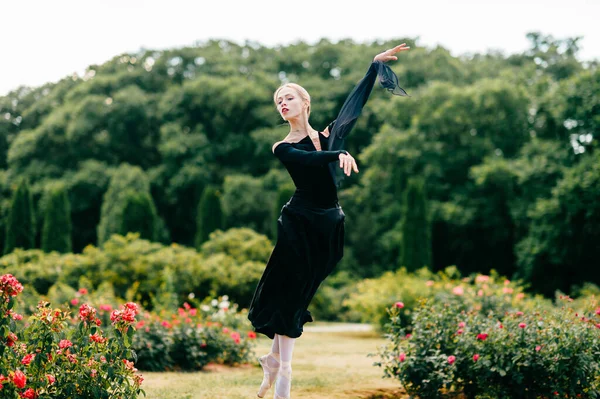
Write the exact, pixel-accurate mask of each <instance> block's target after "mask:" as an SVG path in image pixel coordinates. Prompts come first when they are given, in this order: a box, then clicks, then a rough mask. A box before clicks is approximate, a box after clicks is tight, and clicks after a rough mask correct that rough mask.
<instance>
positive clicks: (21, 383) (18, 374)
mask: <svg viewBox="0 0 600 399" xmlns="http://www.w3.org/2000/svg"><path fill="white" fill-rule="evenodd" d="M13 383H14V384H15V385H16V387H17V388H25V384H27V377H25V374H23V372H22V371H21V370H17V371H15V374H14V375H13Z"/></svg>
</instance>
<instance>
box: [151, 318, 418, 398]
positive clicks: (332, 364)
mask: <svg viewBox="0 0 600 399" xmlns="http://www.w3.org/2000/svg"><path fill="white" fill-rule="evenodd" d="M309 325H310V324H309ZM313 325H316V323H315V324H313ZM324 325H325V324H324V323H319V326H324ZM271 342H272V341H271V340H269V339H268V338H266V337H264V336H263V335H259V338H258V340H257V347H256V354H257V356H258V355H262V354H265V353H267V352H268V351H269V349H270V346H271ZM384 343H385V339H384V338H381V337H379V336H378V335H377V334H375V333H374V332H364V331H362V332H310V331H307V332H304V334H303V335H302V337H300V338H299V339H298V340H297V341H296V345H295V349H294V356H293V360H292V369H293V374H292V398H294V399H306V398H327V399H338V398H360V399H384V398H385V399H392V398H394V399H396V398H397V399H400V398H407V397H408V396H407V395H405V394H403V392H402V390H401V389H400V385H399V383H398V382H397V380H391V379H383V378H382V375H383V373H382V370H381V368H379V367H375V366H373V365H372V364H373V362H374V361H376V360H377V357H367V354H368V353H374V352H376V351H377V347H378V346H379V345H382V344H384ZM143 376H144V383H143V384H142V387H143V388H144V389H145V390H146V394H147V396H146V397H147V398H149V399H159V398H160V399H205V398H206V399H208V398H210V399H242V398H244V399H245V398H256V390H257V389H258V387H259V385H260V381H261V380H262V369H261V368H260V367H259V365H258V362H254V363H253V364H251V365H247V366H242V367H224V366H212V367H210V366H209V367H208V368H207V370H206V371H201V372H193V373H192V372H190V373H150V372H146V373H143ZM273 390H274V387H271V389H270V390H269V392H268V393H267V395H266V396H265V398H269V399H270V398H272V397H273ZM141 397H142V398H143V395H142V396H141Z"/></svg>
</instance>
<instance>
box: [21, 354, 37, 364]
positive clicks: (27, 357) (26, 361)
mask: <svg viewBox="0 0 600 399" xmlns="http://www.w3.org/2000/svg"><path fill="white" fill-rule="evenodd" d="M33 359H35V355H34V354H32V353H30V354H27V355H25V356H24V357H23V359H21V363H22V364H24V365H26V366H27V365H29V363H31V361H32V360H33Z"/></svg>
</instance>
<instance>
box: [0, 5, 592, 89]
mask: <svg viewBox="0 0 600 399" xmlns="http://www.w3.org/2000/svg"><path fill="white" fill-rule="evenodd" d="M0 15H1V18H0V38H2V41H1V43H2V44H1V47H0V49H1V50H0V51H1V52H0V54H1V55H0V95H5V94H7V93H8V92H9V91H10V90H12V89H15V88H17V87H18V86H20V85H31V86H39V85H41V84H44V83H46V82H56V81H58V80H60V79H61V78H63V77H65V76H67V75H70V74H72V73H73V72H79V73H81V72H82V71H84V70H85V68H86V67H87V66H88V65H90V64H100V63H103V62H105V61H108V60H109V59H111V58H112V57H114V56H115V55H118V54H120V53H123V52H136V51H137V50H139V49H140V48H147V49H165V48H172V47H182V46H186V45H193V44H194V43H195V42H197V41H198V40H207V39H230V40H233V41H236V42H238V43H240V44H241V43H243V42H244V40H253V41H257V42H259V43H261V44H263V45H266V46H273V45H276V44H288V43H292V42H295V41H298V40H303V41H305V42H309V43H315V42H317V41H318V40H319V39H321V38H328V39H330V40H332V41H337V40H339V39H345V38H351V39H354V40H355V41H357V42H365V41H373V40H376V39H390V38H397V37H412V38H417V37H418V38H419V40H418V42H417V44H418V45H420V46H425V47H434V46H435V45H438V44H439V45H442V46H444V47H446V48H447V49H449V50H450V51H451V53H452V54H453V55H459V54H465V53H474V52H485V51H487V50H490V49H493V50H501V51H503V52H504V53H505V54H512V53H516V52H521V51H523V50H525V49H526V48H528V41H527V39H526V37H525V34H526V33H527V32H530V31H540V32H541V33H543V34H548V35H552V36H554V37H555V38H558V39H563V38H566V37H575V36H583V40H582V41H581V45H582V50H581V52H580V54H579V58H580V59H583V60H591V59H600V23H599V22H598V17H599V16H600V0H569V1H565V0H502V1H497V0H494V1H487V0H413V1H410V2H408V1H402V0H331V1H330V0H286V1H284V0H277V1H276V0H253V1H248V0H245V1H239V0H209V1H206V0H194V1H191V0H162V1H157V0H104V1H101V2H99V1H89V0H2V1H1V2H0ZM382 50H385V49H382Z"/></svg>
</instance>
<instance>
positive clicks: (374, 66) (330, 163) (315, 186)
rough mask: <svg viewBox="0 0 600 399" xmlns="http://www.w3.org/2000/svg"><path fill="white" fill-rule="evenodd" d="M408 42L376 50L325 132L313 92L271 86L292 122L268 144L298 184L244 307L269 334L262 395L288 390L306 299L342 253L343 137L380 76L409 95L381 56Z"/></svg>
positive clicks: (349, 163)
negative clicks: (315, 118)
mask: <svg viewBox="0 0 600 399" xmlns="http://www.w3.org/2000/svg"><path fill="white" fill-rule="evenodd" d="M409 48H410V47H407V46H406V44H405V43H403V44H401V45H399V46H396V47H394V48H392V49H389V50H387V51H384V52H383V53H381V54H378V55H377V56H375V58H374V59H373V62H372V63H371V66H370V67H369V70H368V71H367V74H366V75H365V77H364V78H363V79H362V80H361V81H360V82H359V83H358V84H357V85H356V87H354V89H353V90H352V92H351V93H350V94H349V96H348V98H347V99H346V101H345V102H344V105H343V106H342V108H341V109H340V112H339V113H338V116H337V118H336V119H335V120H334V121H333V122H331V123H330V124H329V126H327V128H326V129H325V130H324V131H323V132H319V131H317V130H315V129H313V128H312V126H311V125H310V124H309V122H308V118H309V116H310V96H309V94H308V93H307V91H306V90H305V89H304V88H303V87H301V86H299V85H297V84H294V83H287V84H284V85H282V86H281V87H279V88H278V89H277V90H276V91H275V94H274V96H273V98H274V101H275V104H276V106H277V110H278V111H279V113H280V114H281V116H282V118H283V119H285V120H287V121H288V122H289V124H290V132H289V134H288V135H287V136H286V137H285V138H284V139H283V140H282V141H279V142H277V143H275V144H274V145H273V153H274V154H275V156H276V157H277V158H279V160H280V161H281V163H283V165H284V166H285V167H286V169H287V170H288V172H289V174H290V176H291V178H292V180H293V181H294V184H295V186H296V191H295V192H294V195H293V196H292V198H291V199H290V200H289V201H288V202H287V203H286V204H285V205H284V206H283V208H282V209H281V216H280V217H279V219H278V220H277V243H276V244H275V248H274V249H273V252H272V253H271V256H270V258H269V261H268V262H267V266H266V269H265V271H264V273H263V275H262V277H261V279H260V282H259V283H258V286H257V287H256V291H255V292H254V297H253V299H252V302H251V304H250V308H249V313H248V319H249V320H250V321H251V322H252V326H253V327H254V329H255V331H256V332H259V333H262V334H265V335H267V336H268V337H269V338H271V339H273V345H272V347H271V352H269V353H268V354H266V355H264V356H262V357H260V358H259V362H260V365H261V366H262V368H263V371H264V377H263V381H262V384H261V386H260V388H259V390H258V393H257V395H258V397H259V398H262V397H264V395H265V394H266V392H267V390H268V389H269V388H270V387H271V385H273V383H274V382H275V381H276V383H275V392H274V398H275V399H288V398H289V397H290V387H291V376H292V367H291V361H292V352H293V350H294V343H295V341H296V338H298V337H300V335H302V331H303V325H304V324H305V323H306V322H309V321H313V319H312V317H311V314H310V312H309V311H308V310H307V308H308V305H309V304H310V301H311V300H312V298H313V296H314V295H315V292H316V290H317V288H318V287H319V285H320V284H321V282H322V281H323V280H324V279H325V277H327V276H328V275H329V274H330V273H331V272H332V270H333V268H334V267H335V265H336V264H337V263H338V262H339V261H340V259H341V258H342V255H343V248H344V218H345V215H344V212H343V211H342V208H341V207H340V205H339V203H338V198H337V187H338V185H339V182H340V180H341V179H342V178H343V177H344V175H346V176H350V174H351V172H352V171H354V172H355V173H358V166H357V165H356V161H355V159H354V158H353V157H352V155H350V154H349V153H348V152H347V151H345V150H344V149H343V147H344V140H345V138H346V137H347V136H348V133H349V132H350V130H351V129H352V127H353V126H354V124H355V122H356V119H357V118H358V116H359V115H360V113H361V110H362V108H363V106H364V104H365V103H366V101H367V99H368V98H369V95H370V93H371V89H372V88H373V84H374V82H375V78H376V77H377V76H379V78H380V83H381V85H382V86H383V87H385V88H386V89H388V90H389V91H391V92H392V93H393V94H397V95H407V94H406V92H405V91H404V90H402V89H401V88H400V87H399V86H398V79H397V77H396V75H395V74H394V73H393V72H392V70H391V69H390V68H389V67H388V66H387V65H385V64H384V62H387V61H391V60H397V59H398V57H396V56H395V55H394V54H396V53H398V52H400V51H405V50H408V49H409ZM337 161H339V168H338V166H337V165H338V162H337ZM341 171H343V174H342V173H341ZM338 172H339V173H338Z"/></svg>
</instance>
